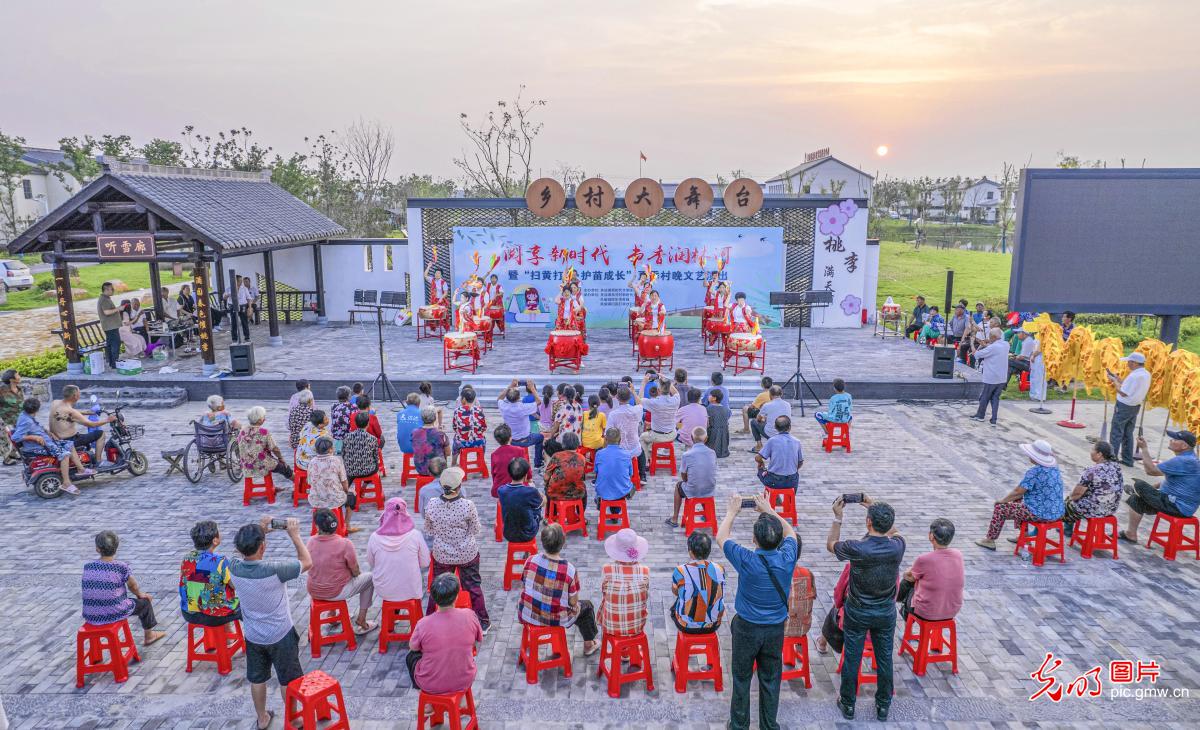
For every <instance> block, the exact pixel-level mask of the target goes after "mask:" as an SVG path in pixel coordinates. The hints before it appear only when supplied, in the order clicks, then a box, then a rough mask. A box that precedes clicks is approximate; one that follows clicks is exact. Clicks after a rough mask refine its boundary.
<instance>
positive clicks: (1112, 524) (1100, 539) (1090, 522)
mask: <svg viewBox="0 0 1200 730" xmlns="http://www.w3.org/2000/svg"><path fill="white" fill-rule="evenodd" d="M1119 529H1120V527H1118V526H1117V518H1116V516H1115V515H1109V516H1108V517H1085V518H1083V519H1082V520H1080V521H1079V522H1076V523H1075V531H1074V532H1072V533H1071V541H1070V542H1068V543H1067V544H1068V545H1079V546H1080V547H1079V554H1080V555H1081V556H1083V557H1085V558H1091V557H1092V553H1094V552H1095V551H1097V550H1108V551H1109V552H1111V553H1112V556H1113V560H1116V559H1117V542H1119V541H1118V540H1117V530H1119Z"/></svg>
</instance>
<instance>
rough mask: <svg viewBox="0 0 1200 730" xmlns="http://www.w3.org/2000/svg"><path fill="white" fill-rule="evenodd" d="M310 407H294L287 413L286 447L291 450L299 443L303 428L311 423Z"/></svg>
mask: <svg viewBox="0 0 1200 730" xmlns="http://www.w3.org/2000/svg"><path fill="white" fill-rule="evenodd" d="M312 411H313V409H312V406H308V405H304V406H300V405H298V406H296V407H295V408H293V409H292V410H290V411H288V446H291V447H292V448H293V449H294V448H296V445H297V444H299V443H300V432H301V431H302V430H304V426H305V425H306V424H308V423H311V421H310V420H309V418H310V417H311V416H312Z"/></svg>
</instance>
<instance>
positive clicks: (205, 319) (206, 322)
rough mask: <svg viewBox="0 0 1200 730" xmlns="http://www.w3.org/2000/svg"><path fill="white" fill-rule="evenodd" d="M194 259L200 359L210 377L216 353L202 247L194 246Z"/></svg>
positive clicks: (205, 372)
mask: <svg viewBox="0 0 1200 730" xmlns="http://www.w3.org/2000/svg"><path fill="white" fill-rule="evenodd" d="M195 251H196V257H195V259H194V261H193V266H192V290H193V291H194V292H196V325H197V326H198V327H199V329H200V357H201V358H202V359H203V361H204V368H203V372H204V374H205V375H212V374H213V373H214V372H216V370H217V353H216V350H215V349H214V348H213V335H212V317H211V316H210V314H211V313H210V312H209V311H208V291H209V280H208V263H207V262H205V260H204V245H203V244H200V243H197V244H196V249H195Z"/></svg>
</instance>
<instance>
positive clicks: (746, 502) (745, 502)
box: [742, 497, 755, 509]
mask: <svg viewBox="0 0 1200 730" xmlns="http://www.w3.org/2000/svg"><path fill="white" fill-rule="evenodd" d="M754 506H755V502H754V497H742V509H754Z"/></svg>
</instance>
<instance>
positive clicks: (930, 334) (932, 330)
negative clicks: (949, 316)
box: [920, 305, 946, 344]
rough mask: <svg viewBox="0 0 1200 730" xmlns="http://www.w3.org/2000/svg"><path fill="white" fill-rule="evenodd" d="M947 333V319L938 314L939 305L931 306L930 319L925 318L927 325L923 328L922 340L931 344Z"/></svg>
mask: <svg viewBox="0 0 1200 730" xmlns="http://www.w3.org/2000/svg"><path fill="white" fill-rule="evenodd" d="M944 334H946V320H945V319H943V318H942V315H941V314H938V308H937V306H936V305H935V306H932V307H930V308H929V319H927V320H925V326H924V327H922V328H921V337H920V339H921V341H922V342H927V343H929V344H935V343H936V342H937V339H938V338H939V337H941V336H942V335H944Z"/></svg>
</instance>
